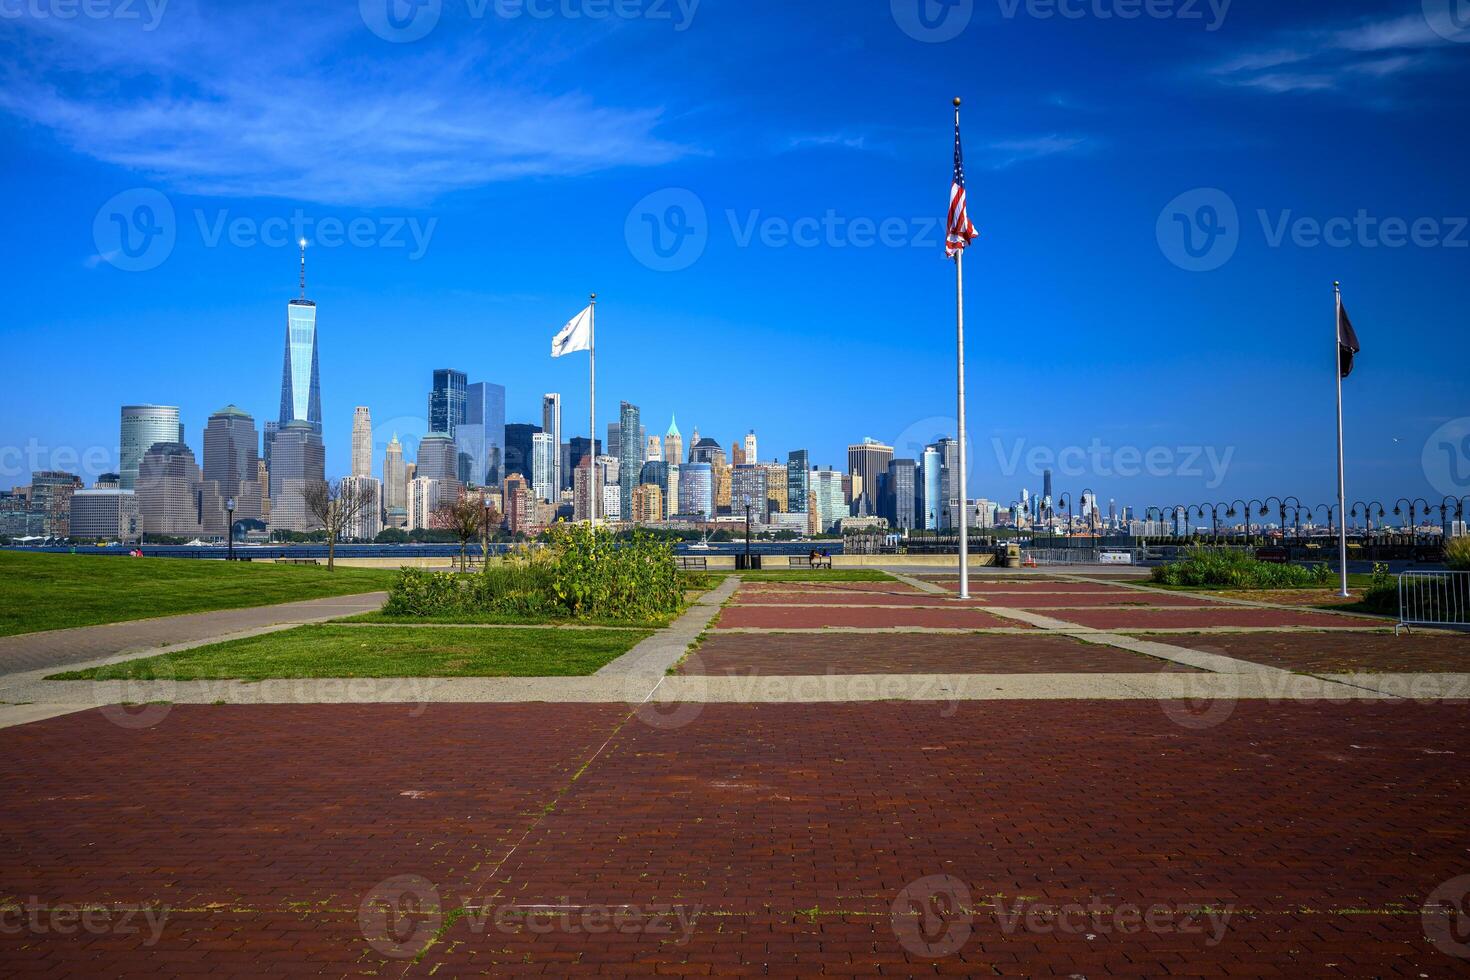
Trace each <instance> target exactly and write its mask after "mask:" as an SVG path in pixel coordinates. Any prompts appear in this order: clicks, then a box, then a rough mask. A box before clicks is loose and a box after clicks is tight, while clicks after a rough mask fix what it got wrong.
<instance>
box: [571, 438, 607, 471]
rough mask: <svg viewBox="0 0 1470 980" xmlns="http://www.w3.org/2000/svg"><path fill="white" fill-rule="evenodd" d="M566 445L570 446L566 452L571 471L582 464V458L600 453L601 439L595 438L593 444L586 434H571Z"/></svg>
mask: <svg viewBox="0 0 1470 980" xmlns="http://www.w3.org/2000/svg"><path fill="white" fill-rule="evenodd" d="M568 445H569V447H570V448H569V450H568V454H567V456H568V462H569V463H571V466H572V470H573V472H575V471H576V469H577V467H578V466H581V465H582V460H583V459H586V458H587V457H588V456H589V455H590V456H601V455H602V440H601V439H599V440H597V444H596V445H595V446H594V445H593V443H592V440H590V439H588V438H587V437H586V436H573V437H572V438H571V439H570V440H568Z"/></svg>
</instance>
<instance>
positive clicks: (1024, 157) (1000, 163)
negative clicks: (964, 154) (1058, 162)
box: [985, 133, 1088, 170]
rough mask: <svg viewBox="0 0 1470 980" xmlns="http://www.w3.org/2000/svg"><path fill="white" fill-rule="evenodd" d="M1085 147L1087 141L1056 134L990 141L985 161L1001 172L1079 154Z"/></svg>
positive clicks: (987, 145) (1078, 137) (1081, 138)
mask: <svg viewBox="0 0 1470 980" xmlns="http://www.w3.org/2000/svg"><path fill="white" fill-rule="evenodd" d="M1087 146H1088V143H1087V140H1086V139H1084V138H1083V137H1081V136H1063V135H1059V134H1057V133H1052V134H1050V135H1047V136H1028V137H1021V138H1013V139H1001V140H992V141H991V142H989V143H987V144H986V145H985V151H986V155H985V159H986V163H987V165H988V166H990V167H991V168H992V169H995V170H1003V169H1005V168H1006V167H1011V166H1014V165H1016V164H1018V163H1024V162H1026V161H1028V160H1039V159H1042V158H1043V157H1053V156H1060V155H1063V154H1067V153H1077V152H1081V151H1082V150H1084V149H1085V148H1087Z"/></svg>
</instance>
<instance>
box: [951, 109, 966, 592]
mask: <svg viewBox="0 0 1470 980" xmlns="http://www.w3.org/2000/svg"><path fill="white" fill-rule="evenodd" d="M954 126H955V132H956V133H958V132H959V128H960V100H959V99H955V100H954ZM964 258H965V250H964V249H960V250H958V251H957V252H955V255H954V288H955V353H956V355H957V360H958V363H959V370H958V382H959V383H958V385H957V388H958V400H959V442H960V486H959V490H960V598H961V599H968V598H970V530H969V520H970V515H969V513H968V512H969V509H970V508H969V503H968V500H967V498H968V492H967V490H966V482H965V477H966V473H965V272H964Z"/></svg>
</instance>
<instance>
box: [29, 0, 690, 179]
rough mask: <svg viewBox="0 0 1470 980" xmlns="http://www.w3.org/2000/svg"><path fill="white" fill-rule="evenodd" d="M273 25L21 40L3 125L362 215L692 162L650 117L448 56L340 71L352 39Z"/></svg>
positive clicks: (347, 65)
mask: <svg viewBox="0 0 1470 980" xmlns="http://www.w3.org/2000/svg"><path fill="white" fill-rule="evenodd" d="M353 7H354V8H355V5H353ZM170 13H171V14H172V13H174V11H173V9H172V8H170ZM275 26H278V25H272V24H262V23H259V22H258V21H250V22H243V21H241V20H240V19H238V18H231V17H229V16H228V15H214V14H211V15H210V16H208V17H201V16H199V15H198V14H197V11H181V12H179V13H178V14H177V15H176V17H175V19H173V20H169V21H165V22H164V23H163V24H162V25H161V26H160V27H159V28H158V30H156V31H152V32H148V33H147V34H146V35H145V34H141V33H139V32H137V31H134V32H132V33H131V34H130V33H129V32H128V31H126V30H120V29H119V25H117V24H109V23H90V24H89V23H84V22H82V21H80V20H78V21H72V22H59V21H56V20H55V19H52V20H51V21H50V22H49V23H41V22H35V23H31V22H27V23H25V24H20V25H14V29H15V30H18V31H21V32H23V36H21V37H19V38H18V39H17V40H18V41H19V42H20V43H19V46H18V50H19V51H20V52H21V57H19V58H17V59H16V60H15V62H13V63H11V64H10V65H9V66H8V67H7V68H6V69H5V70H4V74H3V76H0V81H3V84H0V110H4V111H7V112H9V113H12V114H14V115H16V116H18V117H21V118H23V119H26V120H28V121H30V122H32V123H36V124H39V125H41V126H44V127H46V128H48V129H49V130H51V131H52V132H53V133H54V134H55V136H56V138H57V139H58V140H59V141H60V142H62V143H64V144H65V145H67V146H69V147H71V148H73V149H75V150H76V151H77V152H79V153H82V154H85V155H87V156H91V157H94V158H96V159H98V160H103V161H106V162H108V163H113V164H117V165H119V166H121V167H126V168H128V169H130V170H132V171H134V172H136V173H138V174H140V175H143V176H145V177H147V178H148V179H152V180H156V181H158V182H160V183H162V184H164V185H166V186H169V187H172V188H174V189H177V190H180V191H183V192H186V193H196V194H205V195H230V196H267V197H284V198H291V199H299V200H306V201H312V202H318V203H327V204H344V205H354V206H365V207H372V206H385V205H415V204H423V203H426V202H427V201H429V200H432V199H433V198H435V197H438V196H440V195H442V194H444V193H447V192H451V191H455V190H460V189H464V188H471V187H477V186H482V185H485V184H489V183H494V182H499V181H506V180H515V179H520V178H533V177H546V176H559V175H573V174H583V173H589V172H593V171H599V170H605V169H609V168H615V167H623V166H657V165H659V164H663V163H667V162H669V161H672V160H676V159H678V158H680V157H682V156H685V155H686V154H688V153H689V152H691V150H690V148H688V147H686V146H682V145H679V144H678V143H675V142H672V141H670V140H667V139H664V138H663V137H661V136H660V135H659V134H658V132H657V131H658V128H659V124H660V121H661V119H662V116H663V109H662V107H660V106H636V107H619V106H609V105H603V104H599V103H598V102H597V101H595V100H594V99H593V98H591V97H589V96H588V95H586V94H583V93H581V92H579V91H577V90H575V89H574V88H567V89H565V90H562V91H550V92H548V91H544V90H538V89H537V88H535V87H532V86H530V85H529V84H527V83H524V82H521V83H517V82H512V81H507V80H506V77H507V76H508V75H509V73H500V72H495V71H489V70H487V69H486V67H485V64H484V63H483V61H482V60H481V59H479V58H477V57H475V56H474V54H473V53H460V54H451V55H450V56H446V55H445V53H444V50H443V47H442V46H441V47H439V48H435V49H426V50H425V51H423V52H421V53H420V52H417V51H412V52H402V53H400V52H397V51H395V52H393V54H394V55H396V57H394V58H392V59H383V58H375V59H370V60H364V59H353V58H351V57H336V58H334V57H332V55H333V54H334V53H336V51H335V46H336V45H337V44H338V43H340V42H341V41H342V40H343V38H344V37H350V35H349V34H347V32H348V31H350V29H351V27H352V25H351V24H331V23H328V24H326V25H323V26H320V27H318V28H316V33H315V34H311V33H306V34H303V33H301V32H299V31H297V32H295V33H289V32H279V31H277V30H275V29H273V28H274V27H275ZM357 27H358V28H359V29H361V25H360V24H358V25H357ZM24 32H28V33H24Z"/></svg>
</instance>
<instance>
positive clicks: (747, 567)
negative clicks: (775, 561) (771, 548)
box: [735, 555, 761, 572]
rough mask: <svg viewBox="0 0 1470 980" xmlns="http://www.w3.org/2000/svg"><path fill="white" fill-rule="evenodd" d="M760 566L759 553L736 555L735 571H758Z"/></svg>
mask: <svg viewBox="0 0 1470 980" xmlns="http://www.w3.org/2000/svg"><path fill="white" fill-rule="evenodd" d="M760 567H761V556H760V555H736V556H735V570H736V571H737V572H753V571H758V570H759V569H760Z"/></svg>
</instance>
